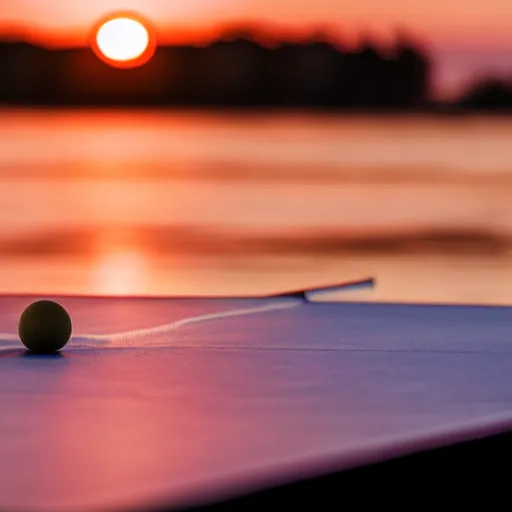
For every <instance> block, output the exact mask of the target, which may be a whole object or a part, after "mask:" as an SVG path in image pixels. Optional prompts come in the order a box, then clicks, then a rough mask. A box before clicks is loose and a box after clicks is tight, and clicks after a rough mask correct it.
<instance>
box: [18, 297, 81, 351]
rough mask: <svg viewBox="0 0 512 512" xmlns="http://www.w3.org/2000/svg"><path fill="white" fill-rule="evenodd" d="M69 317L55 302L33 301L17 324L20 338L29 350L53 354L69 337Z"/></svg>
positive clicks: (70, 328)
mask: <svg viewBox="0 0 512 512" xmlns="http://www.w3.org/2000/svg"><path fill="white" fill-rule="evenodd" d="M71 330H72V327H71V318H70V316H69V314H68V312H67V311H66V310H65V309H64V308H63V307H62V306H61V305H60V304H57V302H53V301H51V300H40V301H37V302H33V303H32V304H30V306H28V307H27V308H26V309H25V311H23V313H22V314H21V317H20V322H19V324H18V334H19V336H20V339H21V341H22V343H23V345H25V347H27V348H28V349H29V350H31V351H32V352H35V353H38V354H53V353H55V352H58V351H59V350H60V349H61V348H63V347H64V346H65V345H66V343H67V342H68V341H69V339H70V338H71Z"/></svg>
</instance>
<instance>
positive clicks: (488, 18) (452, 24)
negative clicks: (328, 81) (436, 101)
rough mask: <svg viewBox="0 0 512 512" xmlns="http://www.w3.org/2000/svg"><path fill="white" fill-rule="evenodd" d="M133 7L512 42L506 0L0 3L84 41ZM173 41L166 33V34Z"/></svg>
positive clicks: (164, 20) (160, 16) (27, 21)
mask: <svg viewBox="0 0 512 512" xmlns="http://www.w3.org/2000/svg"><path fill="white" fill-rule="evenodd" d="M116 9H136V10H138V11H140V12H142V13H143V14H145V15H146V16H148V17H150V18H151V19H153V20H154V21H155V23H156V24H157V28H158V29H159V31H160V32H161V33H164V34H162V35H165V33H167V36H168V37H169V36H172V35H173V33H174V34H175V33H176V32H173V31H172V28H175V30H177V29H178V28H179V27H190V28H198V27H205V26H209V25H210V26H211V25H212V24H215V23H219V22H222V21H224V20H233V19H253V20H261V21H271V22H274V23H279V24H283V23H284V24H289V25H292V26H293V25H295V26H305V25H312V24H319V25H320V24H321V25H333V24H339V26H340V27H343V29H344V32H345V33H347V32H348V34H349V35H350V34H351V33H354V32H359V31H361V30H368V31H371V32H375V33H377V34H383V35H385V34H386V33H389V31H390V30H392V29H393V28H395V27H403V26H405V27H407V28H408V29H411V30H413V31H415V32H417V33H418V34H419V35H421V36H423V37H425V36H426V37H427V39H428V40H430V41H431V42H434V41H436V40H438V41H443V42H450V41H453V40H459V41H478V42H481V43H482V44H485V43H493V42H499V41H500V40H501V41H502V42H503V41H507V42H510V41H512V32H511V31H510V27H511V26H512V0H347V1H343V0H121V1H120V0H0V28H1V25H2V22H3V25H4V28H5V26H6V24H7V23H13V22H14V23H16V24H17V25H26V26H28V27H30V29H29V30H30V31H31V32H34V31H35V30H36V27H38V28H37V30H38V32H40V30H41V29H44V30H46V31H48V32H49V33H50V34H53V35H55V34H56V33H57V31H60V32H61V33H63V32H66V33H67V35H68V37H69V36H70V35H72V36H73V37H74V38H76V39H78V40H85V37H86V34H87V29H88V28H89V27H90V26H91V25H92V24H93V23H94V22H95V21H96V19H97V18H98V17H101V16H102V15H104V14H105V12H106V11H109V10H116ZM171 39H172V37H171Z"/></svg>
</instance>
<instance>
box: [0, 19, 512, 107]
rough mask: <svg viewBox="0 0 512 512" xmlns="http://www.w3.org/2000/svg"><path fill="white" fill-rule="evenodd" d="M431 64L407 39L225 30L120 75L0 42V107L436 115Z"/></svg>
mask: <svg viewBox="0 0 512 512" xmlns="http://www.w3.org/2000/svg"><path fill="white" fill-rule="evenodd" d="M431 76H432V64H431V59H430V57H429V55H428V53H427V52H426V51H425V49H424V48H422V47H420V45H418V44H417V43H415V42H414V40H413V39H412V38H410V37H408V36H406V35H404V34H397V36H396V39H395V42H394V44H393V46H392V47H391V48H387V49H386V50H384V49H382V48H381V47H380V46H379V45H378V44H376V43H374V42H372V40H371V39H366V40H363V41H362V42H360V44H359V45H357V46H356V47H352V48H349V47H348V46H346V45H343V44H340V43H339V42H336V41H334V40H332V39H330V38H329V37H328V36H326V35H325V34H320V33H317V34H313V35H312V36H311V37H310V38H308V39H307V40H302V41H286V40H283V41H276V42H273V43H272V44H269V43H268V42H267V43H262V42H260V41H259V40H258V38H257V37H255V36H254V35H253V31H251V30H244V29H236V30H229V31H225V32H224V33H223V34H222V35H221V36H220V37H219V38H218V39H217V40H215V41H213V42H212V43H210V44H208V45H181V46H160V47H158V48H157V50H156V53H155V55H154V56H153V58H152V59H151V60H150V61H149V62H148V63H146V64H145V65H143V66H141V67H139V68H132V69H117V68H114V67H111V66H109V65H108V64H106V63H104V62H103V61H101V60H100V59H99V58H98V57H97V56H96V55H95V54H94V52H93V51H92V50H91V49H90V48H76V49H45V48H42V47H39V46H37V45H33V44H29V43H27V42H22V41H12V40H11V41H7V40H4V41H0V104H10V105H34V106H37V105H41V106H66V105H69V106H102V105H105V106H108V105H111V106H115V105H127V106H177V107H219V108H303V109H308V108H314V109H326V110H368V111H378V110H404V111H408V110H417V109H428V108H432V107H433V102H432V101H430V98H429V93H430V90H431ZM451 107H452V108H461V109H467V110H475V109H476V110H478V109H482V110H500V109H512V85H511V84H510V83H507V82H504V81H498V80H492V79H485V80H481V81H480V82H478V83H476V84H474V86H472V87H471V88H470V90H468V91H467V93H466V94H464V96H463V97H462V98H460V100H458V101H457V102H456V104H452V105H451Z"/></svg>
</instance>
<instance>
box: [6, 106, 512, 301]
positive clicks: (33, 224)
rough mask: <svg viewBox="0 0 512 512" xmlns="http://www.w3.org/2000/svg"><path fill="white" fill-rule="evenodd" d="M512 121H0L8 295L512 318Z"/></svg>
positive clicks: (42, 117)
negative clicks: (475, 310)
mask: <svg viewBox="0 0 512 512" xmlns="http://www.w3.org/2000/svg"><path fill="white" fill-rule="evenodd" d="M511 140H512V120H511V121H508V120H506V119H485V118H477V119H465V118H459V119H445V120H443V119H438V120H433V119H383V118H380V119H371V118H364V119H363V118H338V117H328V116H323V117H318V116H316V117H315V116H300V115H287V116H270V115H269V116H263V115H261V116H255V115H254V116H238V115H237V116H235V115H233V116H222V115H214V114H204V113H203V114H197V113H196V114H191V113H171V114H169V113H165V114H164V113H141V112H138V113H133V112H132V113H129V112H128V113H121V112H116V113H105V112H88V113H84V112H56V111H44V112H37V113H36V112H28V111H26V112H21V111H8V112H3V113H2V124H1V125H0V187H1V192H2V196H1V197H2V201H1V202H0V219H1V229H0V262H1V265H0V291H3V292H34V293H43V292H48V293H79V294H82V293H92V294H175V293H178V294H233V293H235V294H247V293H265V292H270V291H275V290H280V289H287V288H296V287H298V286H311V285H313V284H318V283H320V284H326V283H329V282H333V281H334V282H338V281H342V280H344V279H354V278H358V277H367V276H369V275H372V276H375V277H376V278H377V279H378V287H377V289H376V290H375V291H374V292H373V293H370V294H368V292H366V295H362V296H361V297H356V296H350V297H349V296H347V298H357V299H361V300H367V299H371V300H393V301H416V302H425V301H426V302H464V303H467V302H470V303H472V302H475V303H489V304H494V303H502V304H505V303H506V304H512V249H511V247H512V245H511V240H512V201H511V198H512V151H511V150H510V141H511Z"/></svg>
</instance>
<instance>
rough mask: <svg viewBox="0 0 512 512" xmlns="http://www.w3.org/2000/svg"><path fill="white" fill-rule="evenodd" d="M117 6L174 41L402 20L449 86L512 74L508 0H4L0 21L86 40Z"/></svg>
mask: <svg viewBox="0 0 512 512" xmlns="http://www.w3.org/2000/svg"><path fill="white" fill-rule="evenodd" d="M117 9H134V10H138V11H140V12H141V13H143V14H145V15H146V16H147V17H149V18H150V19H152V20H153V21H154V22H155V24H156V28H157V29H158V31H159V33H160V38H161V40H165V39H167V40H169V41H173V40H176V39H177V38H178V39H179V37H180V35H181V34H183V31H184V29H185V30H197V31H203V30H204V29H208V28H209V27H212V26H214V25H215V24H219V23H222V22H224V21H230V20H252V21H261V22H271V23H274V24H280V25H287V26H290V27H295V28H301V27H308V26H326V27H332V28H333V29H339V30H340V33H342V34H344V35H345V36H346V37H351V36H353V35H356V34H358V33H361V32H371V33H375V34H376V35H378V36H381V37H384V38H385V37H386V35H388V34H389V33H391V32H392V31H393V30H394V29H395V28H402V27H405V28H407V29H409V30H411V31H412V32H414V33H416V34H418V35H419V36H420V37H421V38H422V39H423V40H425V41H426V42H427V43H428V44H429V46H430V47H431V49H432V51H433V52H434V53H435V55H434V56H435V57H436V59H437V64H438V68H439V69H438V75H439V80H440V81H441V82H442V83H441V85H442V87H444V88H449V87H451V86H452V85H453V84H452V83H457V82H459V81H460V80H461V79H463V78H464V76H466V75H468V74H470V73H471V72H472V71H474V70H475V69H478V70H484V71H494V70H498V71H501V72H505V73H506V72H510V74H512V30H511V29H510V27H511V26H512V1H511V0H357V1H348V0H347V1H343V0H314V1H310V0H308V1H306V0H124V1H120V0H0V28H1V27H2V25H3V28H4V30H5V29H6V27H8V26H10V27H12V26H17V27H19V28H22V29H25V31H27V30H28V32H29V33H31V34H37V36H38V38H42V39H43V40H46V42H48V41H49V37H51V39H52V41H53V42H55V38H58V39H61V38H65V42H66V43H68V42H70V41H72V42H73V43H81V42H84V41H86V37H87V34H88V31H89V28H90V26H91V25H92V24H93V23H94V22H95V21H96V20H97V19H98V18H99V17H101V16H102V15H104V14H105V13H106V12H108V11H110V10H117Z"/></svg>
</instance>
